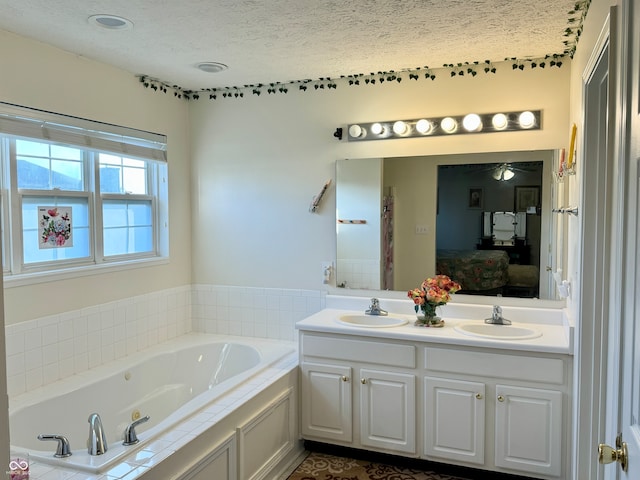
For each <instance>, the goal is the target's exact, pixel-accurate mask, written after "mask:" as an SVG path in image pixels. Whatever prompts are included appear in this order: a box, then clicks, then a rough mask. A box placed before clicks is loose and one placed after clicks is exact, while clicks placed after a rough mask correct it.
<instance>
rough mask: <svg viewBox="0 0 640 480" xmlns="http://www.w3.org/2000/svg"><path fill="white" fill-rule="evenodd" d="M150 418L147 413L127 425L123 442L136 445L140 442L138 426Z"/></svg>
mask: <svg viewBox="0 0 640 480" xmlns="http://www.w3.org/2000/svg"><path fill="white" fill-rule="evenodd" d="M149 418H150V417H149V415H146V416H144V417H140V418H139V419H137V420H136V421H135V422H132V423H130V424H129V425H127V428H125V430H124V441H123V442H122V444H123V445H125V446H127V445H135V444H136V443H138V441H139V440H138V436H137V435H136V427H137V426H138V425H140V424H141V423H144V422H147V421H149Z"/></svg>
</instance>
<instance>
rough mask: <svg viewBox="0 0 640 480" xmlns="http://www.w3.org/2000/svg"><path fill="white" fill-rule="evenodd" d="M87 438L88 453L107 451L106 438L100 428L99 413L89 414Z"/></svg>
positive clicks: (96, 453) (95, 453)
mask: <svg viewBox="0 0 640 480" xmlns="http://www.w3.org/2000/svg"><path fill="white" fill-rule="evenodd" d="M88 421H89V439H88V440H87V451H88V452H89V455H94V456H95V455H102V454H103V453H105V452H106V451H107V438H106V436H105V434H104V429H103V428H102V420H100V415H98V414H97V413H92V414H91V415H89V420H88Z"/></svg>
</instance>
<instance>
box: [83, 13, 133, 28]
mask: <svg viewBox="0 0 640 480" xmlns="http://www.w3.org/2000/svg"><path fill="white" fill-rule="evenodd" d="M87 21H88V22H89V23H90V24H92V25H95V26H97V27H100V28H106V29H107V30H131V29H132V28H133V22H132V21H131V20H129V19H127V18H124V17H119V16H118V15H108V14H105V13H99V14H96V15H91V16H90V17H89V18H88V19H87Z"/></svg>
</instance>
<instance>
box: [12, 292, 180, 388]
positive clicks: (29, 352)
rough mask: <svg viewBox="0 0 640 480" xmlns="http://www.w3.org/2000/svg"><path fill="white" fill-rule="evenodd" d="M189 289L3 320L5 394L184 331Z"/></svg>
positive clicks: (124, 353) (177, 335)
mask: <svg viewBox="0 0 640 480" xmlns="http://www.w3.org/2000/svg"><path fill="white" fill-rule="evenodd" d="M190 293H191V287H190V286H184V287H178V288H173V289H168V290H162V291H158V292H153V293H149V294H146V295H139V296H135V297H131V298H127V299H124V300H119V301H114V302H109V303H105V304H102V305H95V306H91V307H88V308H83V309H80V310H74V311H69V312H64V313H61V314H57V315H51V316H47V317H42V318H38V319H35V320H30V321H27V322H21V323H18V324H14V325H8V326H7V327H6V329H5V336H6V349H7V390H8V393H9V396H10V397H12V396H15V395H19V394H22V393H25V392H28V391H30V390H33V389H35V388H38V387H42V386H44V385H47V384H49V383H52V382H55V381H57V380H60V379H64V378H67V377H69V376H71V375H74V374H77V373H80V372H84V371H86V370H89V369H91V368H95V367H98V366H100V365H103V364H105V363H107V362H110V361H112V360H117V359H119V358H122V357H125V356H127V355H131V354H132V353H135V352H138V351H140V350H144V349H146V348H147V347H150V346H153V345H157V344H160V343H163V342H166V341H167V340H171V339H173V338H176V337H179V336H181V335H183V334H185V333H188V332H190V331H191V330H192V327H191V297H190Z"/></svg>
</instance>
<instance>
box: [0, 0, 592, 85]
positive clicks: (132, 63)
mask: <svg viewBox="0 0 640 480" xmlns="http://www.w3.org/2000/svg"><path fill="white" fill-rule="evenodd" d="M578 5H579V6H581V8H582V9H583V13H584V10H585V9H586V6H587V5H588V0H580V1H579V2H578ZM575 7H576V2H575V0H533V1H532V0H526V1H523V0H512V1H508V0H507V1H505V0H387V1H379V0H352V1H338V0H265V1H259V0H108V1H107V0H83V1H78V0H54V1H52V0H0V12H1V13H0V29H3V30H7V31H10V32H14V33H17V34H19V35H22V36H26V37H30V38H34V39H36V40H39V41H42V42H44V43H48V44H51V45H54V46H56V47H58V48H61V49H63V50H67V51H69V52H72V53H75V54H77V55H81V56H84V57H87V58H91V59H95V60H98V61H100V62H104V63H108V64H112V65H115V66H117V67H120V68H122V69H125V70H127V71H130V72H131V73H132V74H134V75H135V74H144V75H148V76H149V77H152V78H157V79H160V80H162V81H164V82H166V83H167V84H169V85H174V84H175V85H178V86H180V87H182V88H185V89H204V88H212V87H223V86H242V85H247V84H256V83H269V82H289V81H295V80H303V79H317V78H320V77H337V76H340V75H350V74H360V73H364V74H368V73H370V72H378V71H389V70H395V71H401V70H406V69H414V68H417V67H424V66H427V65H428V66H429V67H431V68H438V67H442V65H443V64H451V63H453V64H457V63H458V62H461V63H464V62H474V61H480V62H484V61H485V60H491V61H493V62H499V61H503V60H504V59H505V58H512V57H517V58H523V59H524V58H532V57H542V56H544V55H546V54H559V53H563V52H564V51H565V50H566V49H567V46H566V45H565V44H564V43H563V42H565V41H567V40H568V39H569V40H570V41H574V40H575V34H572V35H570V36H569V37H567V36H565V35H564V33H565V29H566V28H567V27H571V28H573V29H574V30H575V29H576V28H577V25H578V24H579V21H580V19H579V18H578V23H570V22H571V20H570V19H571V18H573V17H580V13H578V14H577V15H576V14H571V13H569V12H571V11H572V10H573V9H574V8H575ZM93 14H112V15H118V16H122V17H125V18H127V19H129V20H131V21H132V22H133V24H134V28H133V29H131V30H124V31H115V30H106V29H100V28H98V27H96V26H94V25H92V24H90V23H89V22H88V21H87V19H88V17H89V16H90V15H93ZM569 47H571V45H570V46H569ZM207 61H213V62H221V63H224V64H226V65H228V66H229V69H228V70H226V71H224V72H221V73H217V74H208V73H204V72H201V71H200V70H198V69H196V68H195V65H196V64H198V63H200V62H207Z"/></svg>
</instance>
